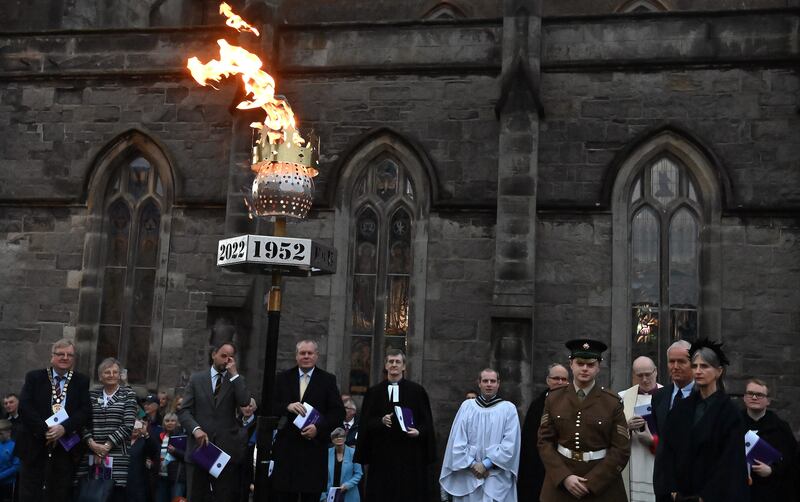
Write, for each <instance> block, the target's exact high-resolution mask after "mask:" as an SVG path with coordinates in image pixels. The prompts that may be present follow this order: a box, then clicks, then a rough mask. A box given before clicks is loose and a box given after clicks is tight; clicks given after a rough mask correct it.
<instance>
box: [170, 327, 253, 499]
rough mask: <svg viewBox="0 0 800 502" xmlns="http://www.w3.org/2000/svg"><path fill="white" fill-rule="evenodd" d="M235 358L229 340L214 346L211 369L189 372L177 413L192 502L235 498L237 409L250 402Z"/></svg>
mask: <svg viewBox="0 0 800 502" xmlns="http://www.w3.org/2000/svg"><path fill="white" fill-rule="evenodd" d="M235 355H236V347H235V346H234V345H233V343H231V342H224V343H222V344H220V345H217V346H215V347H214V348H213V350H212V351H211V368H209V369H205V370H202V371H198V372H196V373H194V374H192V376H191V377H190V378H189V383H188V384H187V386H186V390H185V393H184V396H183V404H182V405H181V409H180V410H179V411H178V419H179V420H180V423H181V426H182V427H183V428H184V429H186V432H187V441H186V463H187V464H188V465H187V467H188V469H187V478H186V481H187V485H188V492H189V497H188V498H189V500H191V501H192V502H206V501H214V502H220V501H230V502H233V501H234V500H236V495H237V492H238V490H237V486H238V481H239V470H238V467H237V464H238V463H239V462H241V461H242V460H243V457H244V452H245V446H246V443H245V441H244V440H243V438H242V436H241V434H239V422H238V421H237V420H236V410H237V409H238V408H239V407H241V406H245V405H247V404H248V403H250V393H249V392H248V391H247V387H246V386H245V382H244V378H243V377H242V376H241V375H239V372H238V370H237V368H236V361H235V359H234V356H235Z"/></svg>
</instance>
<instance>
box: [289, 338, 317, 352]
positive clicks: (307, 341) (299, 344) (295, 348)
mask: <svg viewBox="0 0 800 502" xmlns="http://www.w3.org/2000/svg"><path fill="white" fill-rule="evenodd" d="M304 343H310V344H312V345H313V346H314V352H316V353H319V343H317V342H316V340H300V341H299V342H297V343H296V344H295V346H294V353H295V354H297V353H298V352H299V351H300V346H301V345H302V344H304Z"/></svg>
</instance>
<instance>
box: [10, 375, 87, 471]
mask: <svg viewBox="0 0 800 502" xmlns="http://www.w3.org/2000/svg"><path fill="white" fill-rule="evenodd" d="M48 371H50V370H49V369H41V370H33V371H30V372H28V374H27V375H25V383H24V384H23V386H22V392H21V393H20V397H19V417H20V421H21V426H20V428H19V430H18V432H17V443H16V449H15V450H14V451H15V455H16V456H18V457H19V458H20V460H22V461H23V462H26V463H29V462H36V461H38V460H40V459H42V458H43V454H44V452H45V449H46V448H45V447H46V444H47V440H46V439H45V437H44V436H45V434H46V433H47V429H48V427H47V424H46V423H45V420H46V419H47V418H49V417H50V416H51V415H52V414H53V410H52V408H51V406H52V403H51V398H52V387H51V386H50V378H49V377H48V375H47V372H48ZM66 411H67V415H69V419H68V420H67V421H66V422H64V423H62V424H61V425H62V426H63V427H64V430H65V431H66V432H65V435H69V434H71V433H73V432H78V433H80V430H81V429H82V428H83V427H86V426H88V425H89V423H90V421H91V417H92V406H91V403H90V402H89V378H88V377H87V376H86V375H83V374H81V373H77V372H75V373H73V374H72V379H71V380H70V382H69V386H68V387H67V404H66ZM58 447H59V448H60V446H58ZM75 450H80V448H73V451H75ZM76 453H78V452H77V451H76Z"/></svg>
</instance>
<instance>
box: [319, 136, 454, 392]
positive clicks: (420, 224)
mask: <svg viewBox="0 0 800 502" xmlns="http://www.w3.org/2000/svg"><path fill="white" fill-rule="evenodd" d="M384 159H391V160H392V161H393V162H395V163H396V164H397V165H398V166H400V167H401V168H402V169H403V170H404V172H405V173H406V174H407V176H408V178H409V179H410V180H411V181H412V184H413V187H414V198H413V200H411V201H410V200H409V199H408V197H406V198H402V197H400V198H395V199H392V200H391V201H389V202H388V204H387V205H385V206H384V208H383V211H384V212H385V213H387V214H394V213H395V211H397V210H398V209H399V208H401V207H402V208H403V209H404V210H405V211H407V212H408V213H409V215H410V216H411V217H412V218H413V224H412V228H411V235H410V246H411V253H412V257H413V258H412V261H411V272H410V288H409V297H408V298H409V303H410V305H411V309H410V312H409V316H410V318H409V323H408V325H409V329H408V335H407V347H408V373H409V377H410V378H411V379H416V380H421V377H422V362H423V359H424V357H423V350H424V336H425V294H426V293H425V288H426V279H425V276H426V270H427V254H428V253H427V246H428V214H429V212H430V208H431V204H432V202H433V201H434V200H435V198H436V196H437V193H438V191H437V189H436V187H437V180H436V178H435V176H434V171H433V168H432V166H431V164H430V162H429V160H428V157H427V155H426V154H424V152H423V151H422V150H421V149H418V148H417V147H416V146H414V145H413V144H412V143H410V142H409V141H408V140H406V139H405V138H403V137H401V136H400V135H398V134H397V133H395V132H393V131H390V130H388V129H381V130H378V131H375V132H373V133H372V134H369V135H367V136H366V137H365V138H364V139H363V140H362V141H359V142H357V143H356V145H355V146H354V147H353V148H351V149H350V150H349V152H348V154H347V155H346V156H345V157H344V160H343V162H342V163H341V164H340V165H339V166H338V169H336V170H335V171H334V172H333V173H332V174H331V178H330V179H331V181H330V184H329V191H330V192H329V194H330V197H331V200H332V202H333V203H332V207H333V208H334V215H335V216H334V217H335V222H334V246H335V247H336V249H337V250H338V263H337V272H336V274H335V275H334V276H333V278H332V284H331V295H332V298H331V310H330V321H329V325H328V333H329V339H330V341H329V343H328V351H329V353H328V359H327V360H328V365H329V366H330V367H331V368H332V370H333V371H335V372H336V373H337V374H338V375H339V377H340V382H342V387H343V388H345V389H346V388H347V386H348V384H349V375H350V373H349V370H350V352H349V349H350V333H349V332H348V327H349V321H348V319H349V317H348V316H351V315H352V314H351V303H352V297H353V289H352V288H353V285H352V278H351V277H352V274H353V270H354V269H353V266H354V261H355V260H354V259H353V258H352V256H353V254H354V253H353V249H354V248H353V246H355V241H356V239H355V230H354V225H355V219H354V215H355V210H357V209H358V208H357V207H354V206H353V205H352V203H353V200H354V186H355V184H356V182H357V181H358V180H359V179H360V177H361V175H362V174H363V173H364V172H366V171H367V170H368V169H370V168H371V167H373V166H375V163H376V162H380V161H382V160H384ZM359 200H364V199H363V198H362V199H359ZM390 220H391V218H387V219H386V221H387V224H388V223H389V221H390ZM343 392H344V391H343Z"/></svg>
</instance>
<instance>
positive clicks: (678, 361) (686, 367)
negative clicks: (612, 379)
mask: <svg viewBox="0 0 800 502" xmlns="http://www.w3.org/2000/svg"><path fill="white" fill-rule="evenodd" d="M691 346H692V345H691V344H690V343H689V342H687V341H686V340H678V341H677V342H675V343H673V344H672V345H670V346H669V348H668V349H667V368H668V369H669V378H670V383H669V385H665V386H664V387H662V388H660V389H658V390H657V391H656V393H655V394H654V395H653V399H652V401H651V404H652V406H653V418H654V419H655V429H656V430H655V433H654V434H653V442H654V444H655V451H656V457H655V461H654V463H653V484H654V485H659V486H660V484H661V482H660V480H659V476H661V474H662V473H663V472H664V470H663V469H662V468H661V467H660V466H659V463H661V462H663V459H662V458H661V457H662V455H661V449H662V448H661V447H660V444H661V439H662V438H661V437H660V434H662V433H663V431H664V429H666V425H667V416H668V415H669V412H670V410H671V409H672V408H673V407H674V406H675V403H676V401H680V400H682V399H685V398H687V397H689V395H690V394H691V393H692V389H693V388H694V379H693V377H692V362H691V360H690V359H689V349H690V348H691ZM656 500H657V501H658V502H666V499H663V498H662V497H656Z"/></svg>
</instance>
